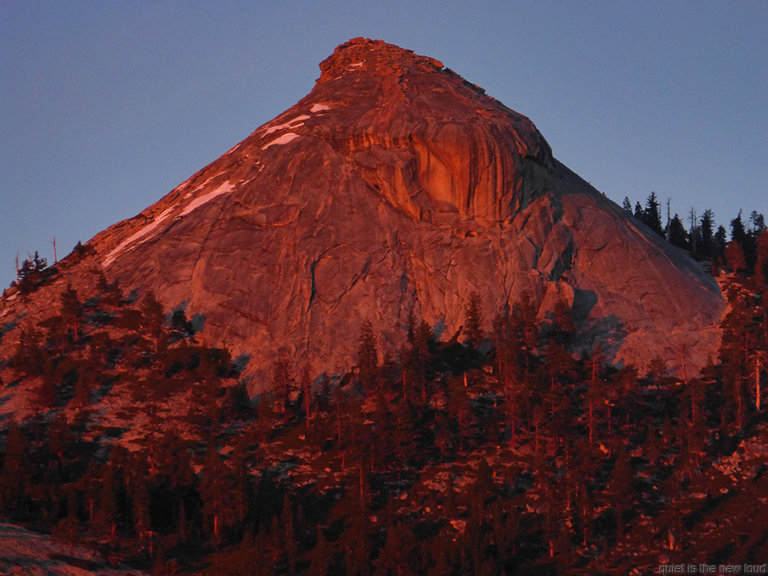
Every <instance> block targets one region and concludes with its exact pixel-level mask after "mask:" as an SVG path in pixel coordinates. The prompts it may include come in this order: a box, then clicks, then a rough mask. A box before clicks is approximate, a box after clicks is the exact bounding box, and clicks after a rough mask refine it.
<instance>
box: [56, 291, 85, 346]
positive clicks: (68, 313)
mask: <svg viewBox="0 0 768 576" xmlns="http://www.w3.org/2000/svg"><path fill="white" fill-rule="evenodd" d="M82 315H83V310H82V304H81V303H80V300H79V299H78V297H77V292H75V289H74V288H72V285H71V284H67V289H66V290H65V291H64V292H63V293H62V295H61V316H62V318H63V319H64V320H65V321H66V322H67V323H68V324H69V326H70V327H71V328H72V334H73V341H74V342H77V341H78V340H79V338H78V328H79V326H80V322H81V318H82Z"/></svg>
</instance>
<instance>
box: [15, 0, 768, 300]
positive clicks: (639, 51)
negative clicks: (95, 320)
mask: <svg viewBox="0 0 768 576" xmlns="http://www.w3.org/2000/svg"><path fill="white" fill-rule="evenodd" d="M357 36H365V37H369V38H379V39H382V40H385V41H387V42H391V43H394V44H398V45H400V46H402V47H404V48H409V49H412V50H414V51H415V52H416V53H418V54H424V55H428V56H432V57H434V58H437V59H438V60H441V61H442V62H443V63H444V64H445V65H446V66H448V67H449V68H451V69H453V70H454V71H456V72H457V73H459V74H460V75H462V76H463V77H464V78H466V79H467V80H469V81H471V82H473V83H475V84H478V85H480V86H482V87H484V88H485V89H486V92H487V93H488V94H490V95H491V96H493V97H495V98H497V99H498V100H500V101H501V102H503V103H504V104H506V105H507V106H508V107H510V108H512V109H514V110H516V111H518V112H520V113H522V114H525V115H526V116H528V117H529V118H531V120H533V122H534V123H535V124H536V126H537V127H538V128H539V130H540V131H541V132H542V134H543V135H544V137H545V138H546V139H547V141H548V142H549V144H550V145H551V147H552V150H553V153H554V155H555V156H556V157H557V158H558V159H559V160H561V161H562V162H564V163H565V164H566V165H567V166H568V167H570V168H571V169H572V170H574V171H575V172H577V173H578V174H579V175H580V176H582V177H583V178H584V179H585V180H588V181H589V182H591V183H592V184H593V185H594V186H595V187H597V188H598V189H599V190H600V191H602V192H604V193H605V194H606V195H607V196H608V197H610V198H612V199H613V200H615V201H616V202H618V203H621V201H622V200H623V198H624V197H625V196H629V197H630V199H631V200H632V202H633V204H634V202H636V201H641V202H643V203H644V202H645V199H646V197H647V196H648V194H649V193H650V192H651V191H655V192H656V193H657V195H658V197H659V198H660V200H662V201H663V202H666V200H667V198H671V199H672V211H673V213H674V212H678V213H680V215H681V216H683V215H685V216H686V217H687V214H688V212H689V211H690V209H691V207H695V208H696V209H697V210H698V212H699V213H701V212H702V211H703V210H704V209H706V208H711V209H712V210H714V212H715V219H716V222H717V223H718V224H723V225H725V226H726V228H728V224H729V222H730V220H731V219H732V218H733V217H734V216H735V215H736V214H737V213H738V212H739V210H740V209H743V210H744V216H745V220H746V219H747V218H748V216H749V213H750V212H751V211H752V210H757V211H759V212H763V213H766V215H768V2H765V1H763V0H761V1H753V2H748V1H739V2H702V1H696V2H668V1H665V2H650V1H643V2H567V3H566V2H562V3H555V2H542V1H530V2H509V1H504V2H474V3H469V2H419V1H414V0H409V1H407V2H406V1H387V2H361V1H359V0H357V1H352V2H290V1H282V2H235V1H231V2H171V1H167V2H141V1H132V2H117V1H114V2H109V1H103V0H97V1H93V2H90V1H71V2H54V1H49V2H36V1H30V0H23V1H9V0H0V131H1V132H2V140H1V141H0V289H1V288H2V287H5V286H7V285H8V284H9V283H10V282H11V281H12V280H14V279H15V258H16V255H17V254H18V255H19V257H20V258H21V259H24V258H25V257H27V255H28V254H31V253H34V251H35V250H38V251H39V252H40V254H41V255H42V256H44V257H46V258H48V259H49V260H50V261H52V260H53V248H52V245H51V241H52V239H53V238H54V237H55V238H56V243H57V248H58V255H59V257H62V256H64V255H65V254H67V253H69V252H70V251H71V249H72V247H73V246H74V244H75V243H76V242H77V241H78V240H81V241H83V242H85V241H87V240H88V239H90V238H91V237H92V236H93V235H94V234H96V233H97V232H99V231H101V230H103V229H104V228H107V227H108V226H110V225H111V224H114V223H116V222H118V221H120V220H123V219H126V218H129V217H132V216H134V215H136V214H137V213H138V212H140V211H141V210H142V209H144V208H145V207H147V206H148V205H150V204H152V203H153V202H155V201H157V200H159V199H160V198H161V197H162V196H164V195H165V194H167V193H168V192H169V191H170V190H171V189H173V188H174V187H175V186H176V185H177V184H179V183H181V182H182V181H184V180H185V179H186V178H188V177H189V176H191V175H192V174H193V173H194V172H196V171H197V170H199V169H200V168H202V167H203V166H205V165H206V164H208V163H209V162H211V161H213V160H215V159H216V158H217V157H219V156H220V155H221V154H223V153H224V152H226V151H227V150H228V149H230V148H231V147H232V146H233V145H235V144H236V143H237V142H239V141H240V140H242V139H244V138H245V137H246V136H248V135H249V134H250V133H251V132H253V131H254V130H255V129H256V128H257V127H258V126H260V125H261V124H263V123H265V122H267V121H269V120H270V119H272V118H273V117H275V116H277V115H278V114H279V113H280V112H282V111H283V110H285V109H287V108H289V107H290V106H292V105H293V104H295V103H296V102H297V101H298V100H299V99H300V98H302V97H303V96H304V95H306V94H307V93H308V92H309V91H310V90H311V89H312V86H313V85H314V82H315V80H316V79H317V77H318V76H319V74H320V72H319V68H318V64H319V62H320V61H322V60H324V59H325V58H326V57H327V56H329V55H330V54H331V52H332V51H333V49H334V48H335V47H336V46H337V45H338V44H341V43H343V42H345V41H346V40H348V39H350V38H353V37H357Z"/></svg>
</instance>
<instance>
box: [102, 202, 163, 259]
mask: <svg viewBox="0 0 768 576" xmlns="http://www.w3.org/2000/svg"><path fill="white" fill-rule="evenodd" d="M174 208H175V207H174V206H172V207H170V208H168V209H167V210H165V211H164V212H163V213H162V214H160V215H159V216H158V217H157V218H155V219H154V220H152V222H150V223H149V224H147V225H146V226H144V227H143V228H142V229H141V230H139V231H138V232H135V233H134V234H131V235H130V236H129V237H128V238H127V239H125V240H123V241H122V242H120V244H118V245H117V247H115V248H114V249H112V251H111V252H110V253H109V254H107V257H106V258H105V259H104V266H105V267H106V266H109V265H110V264H112V262H113V261H114V260H115V256H117V254H118V252H120V251H122V250H123V249H124V248H126V247H127V246H129V245H130V244H132V243H134V242H136V241H137V240H139V239H141V238H144V236H146V235H147V234H149V233H150V232H152V230H154V229H155V228H157V227H158V226H159V225H160V223H161V222H162V221H163V220H165V219H166V218H168V216H169V215H170V213H171V212H173V210H174ZM151 237H152V236H150V237H149V238H144V240H142V242H146V241H147V240H149V239H150V238H151Z"/></svg>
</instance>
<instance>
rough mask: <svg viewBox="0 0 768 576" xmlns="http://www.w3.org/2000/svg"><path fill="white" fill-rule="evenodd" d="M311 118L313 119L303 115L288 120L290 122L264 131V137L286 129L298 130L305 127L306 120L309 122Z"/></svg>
mask: <svg viewBox="0 0 768 576" xmlns="http://www.w3.org/2000/svg"><path fill="white" fill-rule="evenodd" d="M309 118H311V116H308V115H307V114H301V115H300V116H296V118H294V119H292V120H288V122H285V123H283V124H278V125H277V126H271V127H269V128H267V129H266V130H264V135H265V136H266V135H267V134H272V133H273V132H277V131H278V130H282V129H284V128H288V129H290V128H298V127H299V126H303V125H304V120H308V119H309Z"/></svg>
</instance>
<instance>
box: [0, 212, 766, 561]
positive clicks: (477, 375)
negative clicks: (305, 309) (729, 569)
mask: <svg viewBox="0 0 768 576" xmlns="http://www.w3.org/2000/svg"><path fill="white" fill-rule="evenodd" d="M737 227H738V223H737ZM750 235H753V236H754V242H753V248H750V245H749V240H748V239H747V238H748V237H749V236H750ZM706 236H707V235H706V234H705V235H704V236H703V237H706ZM741 242H744V243H745V245H744V246H742V243H740V242H739V240H737V239H734V240H733V241H732V242H731V244H730V246H729V249H728V250H726V251H725V257H726V260H725V261H724V262H723V264H722V265H723V266H730V267H731V268H730V270H731V275H730V279H729V282H728V285H729V286H730V288H729V291H728V299H729V302H730V309H729V313H728V315H727V316H726V317H725V319H724V321H723V339H722V346H721V349H720V352H719V354H718V357H716V358H712V361H711V363H710V365H709V366H708V367H707V368H706V369H705V370H704V371H703V372H702V374H700V375H694V374H681V375H679V376H678V377H672V376H671V375H670V374H669V373H668V371H667V369H666V366H664V364H663V362H661V361H656V362H654V363H652V369H651V370H650V371H649V373H648V374H647V375H645V376H642V377H639V376H638V374H637V372H636V371H635V370H634V369H633V368H632V367H626V368H624V369H621V370H617V369H615V368H611V367H608V366H607V365H606V363H605V360H604V358H603V355H602V353H601V351H600V350H599V349H596V350H593V351H592V352H591V353H589V354H583V355H581V356H575V355H573V354H572V348H571V345H572V340H573V335H574V330H575V328H574V323H573V319H572V318H571V316H570V310H569V308H568V306H567V305H566V304H565V303H560V304H558V305H557V306H556V307H555V310H554V311H553V313H552V314H551V315H550V316H549V317H547V318H546V319H544V320H541V319H537V317H536V310H537V306H536V303H535V302H533V301H532V300H531V298H530V297H527V296H526V297H523V298H521V299H520V301H518V302H515V303H513V304H512V305H511V306H510V308H509V309H506V310H502V311H499V312H498V313H497V314H496V315H495V317H494V318H489V319H483V318H482V317H481V315H480V307H479V303H478V297H477V295H470V294H468V295H467V302H466V305H465V310H466V322H465V331H464V333H463V334H461V335H459V336H458V338H454V339H453V340H451V341H450V342H441V341H440V340H438V339H437V338H436V337H435V335H434V333H433V331H432V329H431V327H430V326H429V325H428V324H426V323H425V322H423V321H422V320H421V319H419V318H418V317H416V316H414V315H412V316H411V318H410V321H409V322H408V325H407V326H406V327H404V330H406V331H407V337H406V341H407V344H406V345H405V346H404V347H403V348H402V350H400V351H399V354H398V355H397V358H394V359H393V358H384V357H382V355H381V354H380V351H379V350H378V346H377V342H378V335H377V330H376V326H374V325H372V324H371V323H370V322H366V323H365V324H364V325H363V326H362V328H361V331H360V335H359V338H358V340H357V341H356V342H352V343H350V347H351V348H352V349H356V350H357V362H356V363H355V366H353V367H350V371H349V372H348V373H347V374H345V375H339V376H331V375H321V376H319V377H316V378H315V377H314V376H315V375H313V374H311V372H310V371H309V368H308V367H306V366H299V365H295V364H294V362H293V361H292V358H291V355H290V354H289V352H288V351H287V350H283V351H279V353H278V354H277V355H276V357H277V360H276V362H275V363H274V365H273V366H271V367H270V370H269V371H268V373H269V375H268V384H269V389H268V391H267V392H265V393H264V394H262V395H260V396H258V397H256V398H250V397H249V396H248V393H247V389H246V386H245V383H244V382H241V381H240V375H239V373H238V370H237V368H236V366H238V365H240V364H241V363H240V362H236V361H233V359H232V358H231V357H230V355H229V353H228V352H227V351H226V350H222V349H216V348H211V347H208V346H205V345H204V344H203V343H202V341H201V340H200V339H199V338H198V337H197V335H196V334H195V329H194V322H191V321H189V320H188V319H187V318H186V316H185V314H184V311H183V309H176V310H173V311H166V310H163V309H162V307H161V306H160V305H159V304H158V303H157V300H156V299H155V298H154V296H153V295H152V294H145V295H143V296H142V297H141V298H135V297H130V298H129V297H126V296H125V295H123V294H122V293H121V291H120V289H119V287H117V286H115V285H113V284H110V283H108V282H107V281H106V279H102V280H101V281H100V282H99V286H98V291H97V293H96V294H89V295H88V297H87V298H86V295H82V294H78V292H77V291H76V290H75V289H73V288H72V287H71V286H69V287H67V288H66V290H65V291H64V292H63V295H62V297H61V299H60V302H59V307H60V309H59V313H58V314H57V315H55V316H54V317H52V318H51V319H50V320H47V321H45V322H43V323H41V324H39V325H26V326H23V327H22V330H21V331H20V336H19V342H18V345H17V348H16V351H15V354H14V356H13V358H12V359H11V360H10V364H9V366H8V367H7V369H6V370H5V372H4V373H5V374H10V375H11V378H13V381H12V382H6V385H9V386H10V388H11V389H12V388H16V387H23V386H29V387H32V388H34V389H35V390H36V394H34V395H33V400H34V402H35V403H36V406H35V408H36V416H34V417H33V418H30V419H27V420H25V421H23V422H20V423H18V424H10V425H9V426H8V427H7V428H6V430H5V433H4V438H3V440H4V442H3V444H2V446H3V450H2V456H1V457H0V515H2V516H3V517H4V518H6V519H9V520H11V521H14V522H23V523H26V524H28V525H30V526H32V527H34V528H37V529H40V530H44V531H49V532H51V533H52V534H53V535H54V536H55V537H57V538H60V539H63V540H65V541H71V542H75V541H78V542H83V543H86V544H88V545H90V546H93V547H96V548H97V549H99V550H101V551H102V553H103V555H104V557H105V561H109V562H113V563H114V562H124V563H125V562H127V563H129V564H133V565H135V566H137V567H143V568H146V569H152V570H154V571H155V573H158V574H172V573H175V571H177V569H178V566H179V565H181V566H183V568H184V570H185V571H186V572H189V573H207V574H248V573H252V574H275V575H293V574H296V575H298V574H312V575H321V574H322V575H331V574H367V575H390V574H391V575H395V574H397V575H402V574H434V575H464V574H534V573H535V574H590V575H591V574H631V573H633V571H635V573H641V574H642V573H651V572H653V571H654V570H656V569H657V567H658V566H659V565H660V564H665V563H666V564H682V563H692V562H696V563H699V562H707V563H710V564H718V563H723V564H728V563H730V564H742V563H744V562H747V563H749V562H752V561H753V560H754V561H755V563H759V562H758V561H759V559H760V558H764V557H766V553H768V522H767V521H766V520H765V519H764V518H763V514H761V513H760V510H761V507H760V506H759V503H760V502H761V498H764V497H765V494H766V493H768V492H767V490H768V484H766V482H768V480H767V478H768V475H766V474H765V464H764V459H765V450H764V448H763V446H765V445H768V423H767V422H766V418H767V417H766V414H765V401H764V399H763V397H764V395H765V393H764V387H765V377H766V375H767V374H766V368H765V367H766V365H768V358H767V357H766V351H768V290H767V286H766V282H767V281H768V234H766V233H765V231H762V232H761V233H760V234H759V235H754V234H753V232H746V231H745V235H744V237H742V240H741ZM729 250H730V252H729ZM739 250H740V251H741V254H742V257H743V260H740V259H739V256H738V252H739ZM750 250H752V252H750ZM729 253H730V254H731V257H730V259H728V254H729ZM733 254H735V256H734V255H733ZM748 254H752V255H751V256H747V255H748ZM748 258H749V260H748ZM750 262H751V263H750ZM484 329H485V330H484ZM684 354H685V351H681V355H683V357H684ZM116 391H120V395H119V398H123V399H126V400H128V402H123V403H118V401H117V399H116V397H115V396H116V395H115V392H116ZM104 411H107V412H113V413H114V417H113V420H114V421H113V422H112V424H109V422H108V421H105V420H103V419H102V418H101V416H100V415H101V414H103V413H104Z"/></svg>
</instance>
